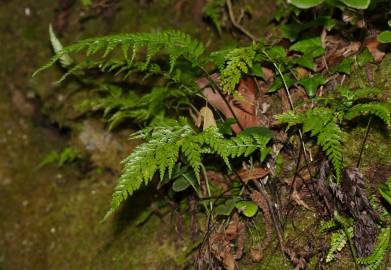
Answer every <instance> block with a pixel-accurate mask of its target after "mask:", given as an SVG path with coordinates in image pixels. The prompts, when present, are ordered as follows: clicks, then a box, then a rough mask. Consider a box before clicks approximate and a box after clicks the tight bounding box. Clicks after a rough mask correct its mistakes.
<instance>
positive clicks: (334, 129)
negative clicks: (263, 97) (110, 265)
mask: <svg viewBox="0 0 391 270" xmlns="http://www.w3.org/2000/svg"><path fill="white" fill-rule="evenodd" d="M276 118H277V119H278V120H279V121H280V122H281V123H287V124H288V125H289V126H295V125H299V124H302V125H303V132H309V133H310V134H311V136H315V137H316V138H317V142H318V144H319V145H320V146H321V147H322V150H323V151H324V152H325V153H326V155H327V157H328V158H329V159H330V161H331V163H332V165H333V167H334V170H335V174H336V178H337V180H339V179H340V178H341V172H342V168H343V158H342V140H343V132H342V130H341V128H340V127H339V125H338V124H337V122H336V120H337V119H336V117H335V116H334V113H333V111H331V110H329V109H326V108H315V109H310V110H308V111H306V112H305V113H294V112H288V113H285V114H282V115H278V116H277V117H276Z"/></svg>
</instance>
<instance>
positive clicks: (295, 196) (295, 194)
mask: <svg viewBox="0 0 391 270" xmlns="http://www.w3.org/2000/svg"><path fill="white" fill-rule="evenodd" d="M291 198H292V200H294V201H295V202H296V203H297V204H298V205H301V206H303V207H304V208H306V209H308V210H311V208H310V207H309V206H308V204H306V203H305V201H303V200H302V199H301V197H300V194H299V193H298V192H297V190H296V189H294V190H293V192H292V195H291Z"/></svg>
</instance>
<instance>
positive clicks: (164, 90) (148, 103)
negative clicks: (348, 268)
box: [35, 0, 391, 269]
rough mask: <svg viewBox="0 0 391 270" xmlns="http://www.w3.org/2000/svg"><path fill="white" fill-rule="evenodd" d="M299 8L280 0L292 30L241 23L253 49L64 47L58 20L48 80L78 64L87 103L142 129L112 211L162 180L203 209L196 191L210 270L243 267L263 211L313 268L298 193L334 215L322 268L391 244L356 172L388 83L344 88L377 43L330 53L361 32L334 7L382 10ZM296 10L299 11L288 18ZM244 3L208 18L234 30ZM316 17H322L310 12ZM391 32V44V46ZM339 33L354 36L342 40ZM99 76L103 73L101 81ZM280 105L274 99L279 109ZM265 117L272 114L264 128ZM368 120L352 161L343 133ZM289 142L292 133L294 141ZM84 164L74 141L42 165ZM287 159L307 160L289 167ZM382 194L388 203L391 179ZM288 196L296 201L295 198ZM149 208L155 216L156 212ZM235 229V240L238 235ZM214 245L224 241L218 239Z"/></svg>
mask: <svg viewBox="0 0 391 270" xmlns="http://www.w3.org/2000/svg"><path fill="white" fill-rule="evenodd" d="M288 2H289V3H290V5H288V6H287V4H286V3H285V2H283V1H280V6H279V7H280V9H279V13H277V14H278V15H277V16H276V21H279V22H280V23H279V25H277V27H278V28H279V29H280V30H281V32H280V33H279V34H276V36H273V37H271V38H269V39H266V38H265V39H261V40H260V39H256V38H253V37H254V35H252V34H251V33H249V32H248V31H247V30H246V29H243V28H242V27H239V26H238V25H237V21H233V22H232V23H233V24H234V25H236V27H237V28H238V29H239V30H240V32H241V33H242V34H244V36H246V37H247V38H250V39H252V40H251V43H250V44H246V45H245V46H236V47H229V48H220V49H219V50H216V51H208V49H207V48H208V47H207V46H206V45H204V44H203V43H202V42H200V41H198V40H196V39H194V38H192V37H191V36H190V35H188V34H186V33H183V32H180V31H176V30H166V31H160V32H159V31H158V32H150V33H127V34H116V35H108V36H103V37H99V38H90V39H86V40H81V41H78V42H76V43H74V44H71V45H69V46H65V47H63V46H62V45H61V43H60V41H59V40H58V38H57V37H56V36H55V34H54V32H53V30H52V28H50V39H51V42H52V45H53V49H54V51H55V55H54V56H53V57H52V59H51V60H50V61H49V63H48V64H47V65H45V66H43V67H41V68H40V69H38V70H37V71H36V73H35V74H37V73H39V72H41V71H43V70H45V69H48V68H50V67H52V66H53V65H55V64H56V63H57V62H59V63H60V64H61V66H62V67H63V68H65V69H66V71H65V73H64V75H63V76H62V78H60V80H59V81H58V82H59V83H61V82H64V81H66V80H72V79H76V80H78V81H80V82H82V83H83V85H84V86H86V87H85V89H87V91H88V92H89V93H93V95H91V97H90V98H88V99H86V100H83V101H82V102H79V104H77V107H78V109H79V110H80V111H82V112H83V113H86V112H88V111H100V112H102V114H101V115H102V118H103V119H104V120H106V121H108V122H109V128H110V129H114V128H116V127H117V128H118V127H119V126H120V124H124V123H129V122H132V123H137V124H138V125H139V127H140V131H138V132H136V133H134V134H133V135H132V138H133V139H136V138H137V139H142V140H143V143H142V144H140V145H139V146H137V147H136V148H135V149H134V150H133V152H132V153H130V155H129V156H128V157H127V158H126V159H125V160H124V161H123V171H122V174H121V176H120V178H119V180H118V183H117V186H116V187H115V190H114V192H113V198H112V203H111V208H110V210H109V211H108V213H107V214H106V218H108V217H109V216H110V215H111V214H113V213H114V212H115V211H117V210H118V209H119V208H120V206H121V205H122V204H123V203H124V202H125V200H127V199H128V198H129V197H130V196H133V195H134V194H135V193H136V192H137V191H138V190H140V189H141V187H142V186H143V185H145V186H147V185H150V184H151V183H154V184H157V185H158V187H161V188H162V189H163V193H164V194H165V195H166V197H167V198H169V199H170V200H173V201H176V202H177V203H178V204H180V205H185V208H186V209H190V203H189V202H188V201H187V200H188V199H189V198H191V197H192V196H194V197H195V198H196V199H195V200H196V207H195V209H196V210H195V211H196V212H197V213H198V214H201V215H205V216H206V218H205V220H207V224H206V225H205V224H204V225H203V233H204V235H205V238H203V239H204V240H202V241H201V240H200V241H199V242H197V243H198V244H197V247H198V245H199V247H198V248H199V255H198V257H197V260H198V263H199V265H200V268H201V269H202V266H203V265H204V264H205V265H211V266H216V265H221V266H224V267H225V268H227V269H234V265H235V260H239V259H241V257H242V255H243V252H244V250H245V251H246V252H247V253H251V252H249V250H251V251H252V252H253V254H255V253H256V252H255V251H254V247H253V246H251V244H250V245H247V244H246V243H245V241H244V240H243V239H244V237H245V235H246V234H247V232H246V229H245V228H246V225H245V224H253V223H254V221H255V220H256V218H257V217H258V218H259V217H260V216H261V215H263V218H264V224H265V230H266V233H265V234H266V238H265V239H266V240H265V242H266V244H270V243H271V242H272V235H273V234H276V236H277V237H276V239H277V241H278V244H279V247H280V249H281V252H282V253H283V254H284V256H286V257H287V258H288V259H290V261H291V263H292V264H293V265H294V266H295V267H296V268H297V269H304V268H306V267H307V266H308V264H309V263H310V260H311V258H314V257H315V255H317V254H312V253H308V252H307V253H305V252H304V251H303V252H297V251H296V250H295V249H293V248H291V247H290V246H289V245H288V243H287V241H286V239H287V237H286V235H285V234H284V226H285V225H286V220H283V218H282V216H283V215H284V214H285V213H283V211H284V210H285V208H286V207H288V206H289V204H290V203H291V201H290V200H291V199H292V197H294V200H295V202H296V203H297V204H299V205H301V206H303V207H305V208H312V209H315V212H317V214H318V216H317V217H318V218H324V219H325V220H328V221H327V222H326V223H325V224H324V226H322V232H324V233H326V234H327V235H329V236H330V238H331V241H330V247H329V249H328V252H327V254H320V255H319V257H318V259H319V263H326V264H328V263H332V262H333V261H336V260H338V257H336V256H335V254H336V253H338V252H341V251H342V249H343V248H344V247H345V246H347V245H349V248H350V251H351V260H352V261H354V263H355V264H356V266H357V267H359V266H365V267H366V268H365V269H378V268H379V267H380V266H381V264H382V262H383V259H384V258H385V256H386V254H387V250H388V248H389V247H388V246H389V238H390V227H389V226H387V225H386V224H387V222H388V219H389V218H390V217H389V215H386V214H385V215H384V217H383V216H382V219H380V218H376V217H375V216H376V215H375V214H373V215H372V213H374V212H375V210H374V208H375V207H373V206H372V205H371V204H369V203H368V197H367V194H366V193H365V191H366V190H365V188H364V183H361V182H363V180H362V176H360V174H359V173H356V171H353V170H352V167H357V168H356V169H357V171H358V169H359V168H360V165H361V164H360V163H361V158H362V155H363V149H364V147H365V145H366V140H367V137H368V134H369V132H370V127H371V125H373V123H374V122H375V123H376V124H377V127H379V128H383V129H384V130H387V129H388V128H389V127H390V125H391V103H390V100H389V97H388V96H386V95H384V91H383V90H382V89H380V88H376V87H373V86H371V84H370V82H368V85H365V87H355V88H349V87H348V86H346V85H344V80H345V77H346V76H347V75H350V74H351V73H352V72H353V71H357V70H360V69H363V68H365V67H366V66H367V65H368V64H372V63H374V62H375V59H374V57H373V56H372V54H371V52H370V51H369V50H366V49H365V50H361V51H359V50H358V49H357V50H354V48H353V47H352V46H351V47H349V46H346V45H345V46H346V47H348V48H345V49H346V50H345V51H344V52H342V53H341V54H339V55H338V50H341V49H340V48H337V49H338V50H337V49H335V48H330V45H329V44H328V43H327V42H326V41H325V38H326V37H325V36H326V34H327V32H328V31H331V30H332V29H333V31H337V32H338V31H340V30H341V31H342V30H346V29H351V28H353V29H354V31H361V30H360V29H361V28H360V27H357V26H355V24H354V23H353V21H354V20H351V21H350V23H351V24H347V23H346V21H345V22H341V21H339V18H338V17H337V16H335V13H334V10H335V8H337V9H339V10H342V11H345V10H349V11H351V10H353V12H354V16H353V17H355V20H359V19H361V18H364V15H363V14H364V12H365V11H364V10H366V9H367V8H371V9H372V10H374V9H376V3H371V1H369V0H363V1H358V0H356V1H348V0H341V1H293V0H292V1H288ZM379 3H380V4H382V1H379ZM380 4H379V5H380ZM284 7H288V9H287V10H286V11H284V12H281V10H282V9H281V8H284ZM231 8H232V7H231V1H226V2H225V1H208V2H207V4H206V5H205V6H204V9H203V12H204V14H205V15H206V16H207V17H208V18H210V19H211V21H212V23H213V25H214V27H215V28H216V30H217V32H218V34H221V33H222V31H223V29H222V26H221V20H222V18H223V15H224V14H225V13H224V12H228V13H229V16H230V17H231V20H232V14H231V12H232V10H231ZM226 9H227V10H226ZM303 9H305V10H303ZM355 9H358V11H357V10H355ZM308 14H310V15H313V18H314V19H308V17H307V15H308ZM337 14H338V13H337ZM225 15H226V14H225ZM313 28H314V29H315V30H311V31H310V29H313ZM307 32H308V33H307ZM333 33H335V32H333ZM330 35H331V34H330ZM384 35H385V34H384V32H383V33H382V34H381V35H380V36H379V37H378V38H379V40H380V41H382V42H387V41H386V40H385V39H384V38H383V36H384ZM336 36H337V35H336ZM336 39H337V40H338V41H339V43H340V44H345V43H346V42H345V40H344V39H343V38H341V37H339V36H338V37H336ZM344 42H345V43H344ZM336 43H338V42H336ZM337 45H339V44H337ZM337 45H336V46H337ZM331 47H332V46H331ZM333 49H335V50H334V51H332V50H333ZM330 51H332V52H334V54H333V53H330ZM76 59H77V60H76ZM328 63H329V64H330V66H329V64H328ZM91 71H93V72H91ZM97 71H98V72H100V73H99V74H101V75H102V76H100V75H96V72H97ZM135 82H136V83H135ZM141 82H142V83H141ZM141 86H142V87H141ZM145 86H147V87H145ZM277 95H279V96H280V97H281V103H280V104H279V105H277V107H279V109H277V110H274V111H272V113H271V114H267V109H265V110H263V112H260V111H261V110H260V108H261V106H262V102H264V100H262V97H268V98H270V99H272V100H274V102H276V101H275V100H276V99H273V98H275V97H276V96H277ZM265 100H267V99H266V98H265ZM265 103H267V102H265ZM265 103H264V104H265ZM273 106H275V104H266V107H267V108H269V107H273ZM261 114H262V115H264V117H265V118H267V120H268V121H264V122H265V123H261V121H260V120H259V118H258V117H259V116H260V115H261ZM360 125H364V126H366V129H365V134H362V135H363V137H364V140H363V142H362V147H361V150H360V151H361V152H359V153H356V154H357V157H358V158H357V159H358V161H357V163H356V164H346V163H345V160H344V155H343V153H344V149H345V148H349V147H350V145H349V144H350V142H347V141H345V140H344V138H345V137H346V133H348V132H349V131H350V130H351V129H352V128H354V127H357V126H360ZM285 126H287V129H286V130H285V131H284V127H285ZM281 134H283V136H282V135H281ZM307 135H309V136H307ZM284 136H286V137H287V139H281V137H284ZM314 139H315V140H314ZM292 152H293V154H292ZM76 158H78V154H76V153H74V152H72V151H71V149H68V148H67V149H66V150H65V151H64V152H62V153H60V154H58V153H52V154H50V155H49V156H48V157H47V158H46V159H45V160H44V161H43V162H42V163H41V165H45V164H47V163H58V165H59V166H62V165H64V164H65V163H66V162H71V161H73V160H75V159H76ZM288 163H291V164H296V165H295V166H292V165H290V166H285V164H288ZM329 163H330V164H331V166H328V164H329ZM295 167H296V169H295ZM329 167H331V169H330V168H329ZM300 168H304V169H300ZM356 169H355V170H356ZM281 170H282V171H283V175H281ZM301 171H305V172H306V175H304V174H303V173H302V172H301ZM291 176H293V180H292V178H291ZM296 177H297V178H301V180H300V181H302V182H303V186H306V188H307V189H308V190H307V192H308V193H310V195H311V196H307V197H306V198H305V199H302V198H300V197H305V196H306V195H305V192H303V193H302V195H298V191H297V190H296V188H297V187H296V185H295V181H296ZM306 177H307V178H306ZM307 182H308V183H309V184H308V183H307ZM287 183H288V188H287V187H286V184H287ZM388 187H389V185H388ZM147 188H150V187H147ZM273 188H274V191H273ZM276 190H278V191H276ZM277 193H279V195H276V194H277ZM380 193H381V194H382V196H383V197H384V198H385V199H386V200H387V201H389V197H390V196H389V193H390V192H389V189H387V186H384V187H382V188H381V189H380ZM281 194H282V195H283V196H281ZM352 194H353V195H352ZM277 196H280V198H279V199H278V198H277ZM194 197H193V198H194ZM281 197H285V198H288V199H284V200H283V201H282V200H281ZM309 197H311V198H312V199H311V200H310V199H309ZM314 198H315V199H314ZM353 198H354V199H353ZM356 200H357V201H359V203H357V201H356ZM377 203H378V202H377ZM308 204H310V206H308ZM385 207H386V206H378V207H377V211H378V212H384V213H386V212H385V210H384V209H385ZM162 208H164V207H162ZM319 209H321V210H319ZM193 210H194V209H193ZM319 211H320V212H319ZM366 211H367V212H368V213H371V217H370V222H372V223H373V225H372V223H370V224H371V226H372V227H371V229H373V231H376V230H377V231H378V233H376V235H377V236H376V237H372V238H371V239H369V240H368V243H373V242H376V245H374V247H370V248H367V247H366V246H365V247H363V246H362V245H363V244H362V243H360V242H359V238H360V237H362V235H360V233H362V230H364V229H363V228H362V227H360V226H363V225H362V224H361V223H360V222H362V220H361V218H362V217H361V216H360V213H361V215H362V212H366ZM146 213H147V214H146V215H145V217H146V218H148V217H149V216H150V215H152V212H151V211H147V212H146ZM287 213H288V211H287ZM287 216H288V214H287ZM285 218H286V217H285ZM365 218H367V217H365ZM143 220H144V219H143ZM201 220H203V219H201ZM142 223H143V222H140V224H142ZM211 224H213V226H212V225H211ZM357 228H358V229H357ZM365 230H366V229H365ZM368 230H369V229H368ZM232 231H234V232H232ZM377 231H376V232H377ZM369 233H372V231H370V232H369ZM369 233H368V234H369ZM222 235H223V236H226V235H230V238H229V240H227V239H225V238H224V237H222ZM319 237H323V236H319ZM200 239H202V238H200ZM356 240H357V241H356ZM206 241H212V243H213V245H209V242H208V245H205V242H206ZM213 241H214V242H213ZM230 245H232V246H234V247H235V248H231V247H230ZM368 246H369V244H368ZM194 248H196V247H194ZM194 248H192V250H193V249H194ZM366 249H371V250H370V254H365V253H363V252H362V250H366ZM259 250H261V251H262V249H258V252H259V253H262V252H261V251H259ZM360 252H361V254H360ZM253 257H256V255H254V256H253ZM210 258H213V259H210Z"/></svg>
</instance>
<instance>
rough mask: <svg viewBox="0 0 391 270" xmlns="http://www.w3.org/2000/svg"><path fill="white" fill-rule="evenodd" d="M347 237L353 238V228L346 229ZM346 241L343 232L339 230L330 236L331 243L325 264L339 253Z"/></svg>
mask: <svg viewBox="0 0 391 270" xmlns="http://www.w3.org/2000/svg"><path fill="white" fill-rule="evenodd" d="M347 232H348V237H350V238H353V227H349V228H348V229H347ZM347 241H348V239H347V236H346V233H345V232H344V230H342V229H339V230H338V231H336V232H333V233H332V234H331V243H330V248H329V251H328V252H327V256H326V262H327V263H329V262H331V261H332V260H334V259H335V253H337V252H341V251H342V249H343V248H344V247H345V246H346V243H347Z"/></svg>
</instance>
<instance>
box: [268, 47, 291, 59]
mask: <svg viewBox="0 0 391 270" xmlns="http://www.w3.org/2000/svg"><path fill="white" fill-rule="evenodd" d="M266 53H267V55H268V56H269V57H270V58H271V59H272V60H273V61H276V62H280V61H284V60H285V59H286V50H285V48H284V47H281V46H276V47H271V48H269V49H267V50H266Z"/></svg>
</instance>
